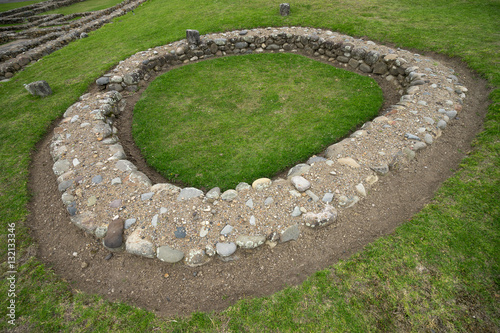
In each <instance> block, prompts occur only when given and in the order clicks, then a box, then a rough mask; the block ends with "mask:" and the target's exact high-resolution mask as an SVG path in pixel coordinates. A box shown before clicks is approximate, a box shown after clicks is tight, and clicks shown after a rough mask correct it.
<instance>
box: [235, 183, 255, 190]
mask: <svg viewBox="0 0 500 333" xmlns="http://www.w3.org/2000/svg"><path fill="white" fill-rule="evenodd" d="M251 188H252V186H250V184H248V183H245V182H242V183H239V184H238V185H237V186H236V191H238V192H240V191H246V190H249V189H251Z"/></svg>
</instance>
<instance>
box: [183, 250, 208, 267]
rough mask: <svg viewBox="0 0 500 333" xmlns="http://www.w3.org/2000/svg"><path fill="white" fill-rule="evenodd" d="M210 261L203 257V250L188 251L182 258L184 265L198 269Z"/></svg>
mask: <svg viewBox="0 0 500 333" xmlns="http://www.w3.org/2000/svg"><path fill="white" fill-rule="evenodd" d="M209 261H210V258H209V257H207V256H206V255H205V251H204V250H200V249H193V250H190V251H189V252H188V253H187V254H186V256H185V257H184V263H185V264H186V265H188V266H189V267H198V266H201V265H204V264H206V263H208V262H209Z"/></svg>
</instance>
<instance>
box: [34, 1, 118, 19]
mask: <svg viewBox="0 0 500 333" xmlns="http://www.w3.org/2000/svg"><path fill="white" fill-rule="evenodd" d="M122 1H123V0H85V1H82V2H77V3H74V4H72V5H69V6H65V7H60V8H57V9H54V10H50V11H47V12H44V13H41V14H40V15H47V14H63V15H70V14H75V13H85V12H95V11H97V10H101V9H106V8H111V7H113V6H114V5H117V4H119V3H120V2H122Z"/></svg>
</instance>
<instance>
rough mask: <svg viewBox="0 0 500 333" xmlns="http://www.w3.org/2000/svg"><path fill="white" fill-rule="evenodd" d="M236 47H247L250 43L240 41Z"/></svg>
mask: <svg viewBox="0 0 500 333" xmlns="http://www.w3.org/2000/svg"><path fill="white" fill-rule="evenodd" d="M234 47H235V48H237V49H245V48H247V47H248V43H247V42H238V43H236V44H234Z"/></svg>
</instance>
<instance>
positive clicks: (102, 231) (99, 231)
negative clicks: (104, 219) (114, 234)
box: [94, 227, 108, 238]
mask: <svg viewBox="0 0 500 333" xmlns="http://www.w3.org/2000/svg"><path fill="white" fill-rule="evenodd" d="M107 231H108V228H107V227H97V228H96V229H95V232H94V233H95V236H96V237H97V238H104V237H105V236H106V232H107Z"/></svg>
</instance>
